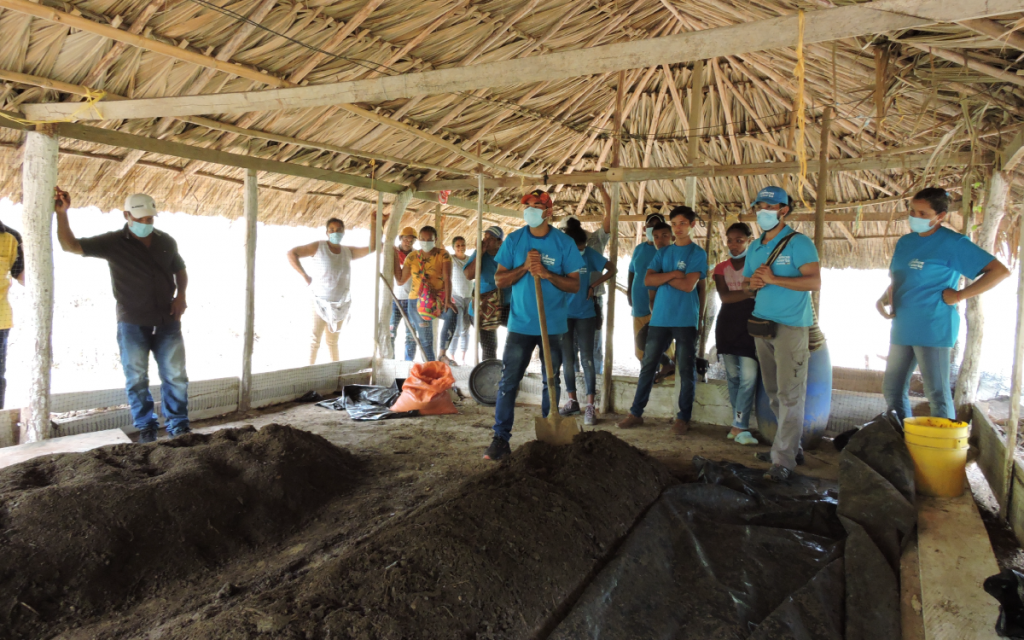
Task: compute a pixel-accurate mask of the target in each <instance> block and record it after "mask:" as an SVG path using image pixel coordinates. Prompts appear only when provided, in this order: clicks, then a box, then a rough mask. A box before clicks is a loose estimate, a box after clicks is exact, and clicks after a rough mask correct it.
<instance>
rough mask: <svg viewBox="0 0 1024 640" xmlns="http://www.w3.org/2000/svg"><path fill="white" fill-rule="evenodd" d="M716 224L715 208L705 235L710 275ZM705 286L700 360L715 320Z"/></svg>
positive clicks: (699, 345)
mask: <svg viewBox="0 0 1024 640" xmlns="http://www.w3.org/2000/svg"><path fill="white" fill-rule="evenodd" d="M714 224H715V210H714V208H711V209H710V210H709V211H708V222H707V225H708V226H707V232H706V233H705V235H704V252H705V253H706V254H707V256H708V273H713V272H714V270H715V257H714V255H713V253H712V247H711V238H713V237H714ZM707 281H708V282H714V278H708V279H707ZM704 286H705V291H704V308H703V309H701V310H700V316H701V318H703V320H704V322H703V324H702V326H701V332H700V336H699V344H698V346H697V357H698V358H703V357H704V353H705V350H706V349H707V344H708V333H709V332H710V331H711V323H712V321H713V320H714V318H712V317H711V315H712V314H710V313H709V311H710V309H711V304H710V303H709V302H708V299H709V298H710V297H711V293H712V292H711V289H710V288H709V287H708V285H707V284H705V285H704ZM704 378H705V382H706V381H707V375H705V376H704Z"/></svg>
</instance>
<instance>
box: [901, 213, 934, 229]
mask: <svg viewBox="0 0 1024 640" xmlns="http://www.w3.org/2000/svg"><path fill="white" fill-rule="evenodd" d="M907 222H908V223H910V231H911V232H912V233H928V232H929V231H931V230H932V221H931V220H930V219H929V218H915V217H914V216H910V217H909V218H908V219H907Z"/></svg>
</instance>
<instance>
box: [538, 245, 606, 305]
mask: <svg viewBox="0 0 1024 640" xmlns="http://www.w3.org/2000/svg"><path fill="white" fill-rule="evenodd" d="M606 264H608V258H605V257H604V256H603V255H601V254H600V253H598V252H597V251H594V250H593V249H591V248H590V247H587V248H586V250H585V251H584V252H583V268H581V269H580V290H579V291H577V292H576V293H574V294H572V297H571V298H569V317H570V318H573V319H575V320H582V319H584V318H593V317H596V316H597V309H596V307H594V299H593V298H589V299H588V298H587V292H588V291H589V290H590V283H591V282H592V281H593V280H597V279H598V278H600V277H601V272H602V271H604V266H605V265H606ZM545 295H547V294H545ZM545 300H546V299H545Z"/></svg>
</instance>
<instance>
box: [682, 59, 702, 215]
mask: <svg viewBox="0 0 1024 640" xmlns="http://www.w3.org/2000/svg"><path fill="white" fill-rule="evenodd" d="M703 101H704V61H703V60H697V61H696V62H694V63H693V73H692V74H691V75H690V114H689V116H690V117H689V120H690V122H689V127H688V128H689V134H688V135H689V140H687V146H686V161H687V162H689V163H690V166H696V165H698V164H700V161H699V156H700V122H701V118H700V116H701V109H703ZM686 206H688V207H690V208H691V209H696V208H697V177H696V176H693V177H689V178H687V179H686Z"/></svg>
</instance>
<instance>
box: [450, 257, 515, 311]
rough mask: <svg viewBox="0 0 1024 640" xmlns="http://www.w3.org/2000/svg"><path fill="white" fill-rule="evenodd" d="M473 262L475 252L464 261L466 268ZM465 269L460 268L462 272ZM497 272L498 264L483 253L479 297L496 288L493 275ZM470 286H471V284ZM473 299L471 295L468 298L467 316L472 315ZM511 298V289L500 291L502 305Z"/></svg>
mask: <svg viewBox="0 0 1024 640" xmlns="http://www.w3.org/2000/svg"><path fill="white" fill-rule="evenodd" d="M474 260H476V251H474V252H473V255H471V256H469V258H468V259H467V260H466V267H468V266H469V265H471V264H473V261H474ZM466 267H463V268H462V269H463V271H465V269H466ZM497 272H498V263H497V262H495V261H494V256H492V255H491V254H489V253H487V252H486V251H485V252H484V266H483V269H481V271H480V278H481V280H480V295H483V294H485V293H490V292H491V291H494V290H495V289H497V288H498V287H497V286H495V284H494V274H495V273H497ZM470 284H472V282H471V283H470ZM473 286H474V287H475V286H476V285H475V284H473ZM472 290H473V289H472V288H471V289H470V291H472ZM473 297H474V296H473V294H472V293H471V294H470V296H469V315H473ZM511 297H512V289H511V288H509V289H502V290H501V300H502V304H508V303H509V300H510V299H511Z"/></svg>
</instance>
